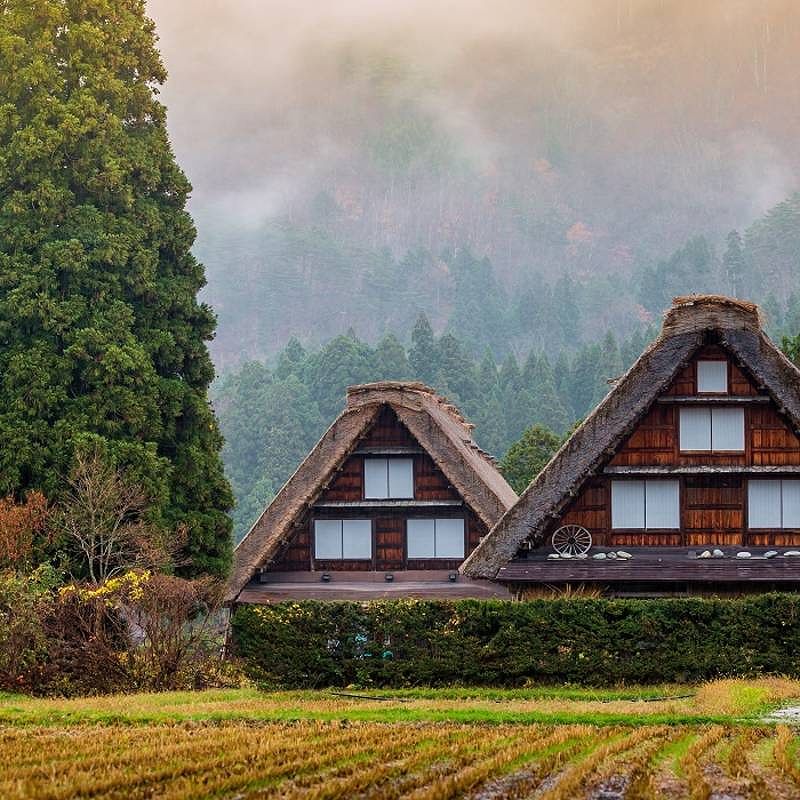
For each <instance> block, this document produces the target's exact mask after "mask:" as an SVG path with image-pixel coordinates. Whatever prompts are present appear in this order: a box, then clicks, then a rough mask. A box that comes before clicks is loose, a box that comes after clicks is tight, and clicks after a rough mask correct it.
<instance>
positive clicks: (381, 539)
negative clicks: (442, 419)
mask: <svg viewBox="0 0 800 800" xmlns="http://www.w3.org/2000/svg"><path fill="white" fill-rule="evenodd" d="M381 448H393V449H396V451H397V454H402V452H403V450H407V451H408V454H407V457H408V458H411V459H413V462H414V501H424V502H426V503H431V504H432V505H427V506H425V507H424V508H423V507H416V508H415V507H414V506H413V505H409V507H407V508H388V507H380V504H378V507H375V501H370V505H369V506H362V507H359V506H358V505H354V506H348V507H344V508H343V507H338V508H335V507H334V508H332V507H324V504H326V503H336V502H348V503H353V504H358V503H359V502H364V500H365V498H364V459H365V456H364V455H359V454H355V455H351V456H349V457H348V458H347V459H345V461H344V462H343V463H342V465H341V467H340V468H339V470H338V471H337V472H336V474H335V475H334V476H333V478H332V479H331V481H330V483H329V485H328V487H327V488H325V489H324V490H323V491H322V492H321V494H320V496H319V497H318V498H317V500H316V501H315V503H314V506H313V507H312V508H310V509H309V510H308V512H307V513H306V515H305V517H304V519H303V521H302V523H301V524H300V525H299V526H298V527H297V528H296V530H295V532H294V534H293V535H292V537H291V539H290V541H289V542H288V544H287V545H285V546H284V547H283V549H282V551H281V552H280V553H279V555H278V557H277V558H276V559H275V560H274V561H273V563H272V564H271V565H269V567H268V568H267V571H268V572H270V573H271V572H307V571H317V572H372V571H379V572H393V571H401V570H440V571H441V570H450V571H454V570H457V569H458V567H459V566H460V564H461V561H462V559H430V560H427V559H408V558H407V554H406V521H407V520H408V519H409V518H411V517H426V518H431V517H434V518H442V517H463V518H464V520H465V525H464V529H465V544H464V546H465V551H464V552H465V557H466V556H467V555H469V553H470V552H472V550H473V549H474V548H475V547H476V546H477V545H478V543H479V542H480V540H481V537H483V536H485V535H486V534H487V533H488V529H487V528H486V526H485V525H484V524H483V523H482V522H481V521H480V520H479V519H478V517H477V516H476V515H475V514H474V513H473V512H472V511H471V510H470V509H469V508H468V507H467V506H466V505H464V504H463V502H462V498H461V497H460V495H459V494H458V492H457V491H456V490H455V489H454V488H453V486H452V485H451V484H450V482H449V481H448V480H447V478H446V476H445V475H444V473H443V472H442V471H441V469H439V467H438V466H437V465H436V463H435V462H434V460H433V459H432V458H431V457H430V455H428V454H427V453H426V452H424V451H422V452H421V448H420V445H419V443H418V442H417V440H416V439H415V438H414V437H413V436H412V435H411V434H410V433H409V431H408V429H407V428H406V427H405V426H404V425H402V424H401V423H400V421H399V420H398V418H397V416H396V414H395V413H394V412H393V411H392V410H391V409H390V408H389V407H387V408H385V409H384V410H383V411H382V412H381V413H380V415H379V416H378V419H377V421H376V423H375V424H374V426H373V427H372V428H371V429H370V430H369V431H368V432H367V434H366V435H365V436H364V437H363V438H362V439H361V440H360V441H359V443H358V447H357V449H358V450H366V451H368V450H376V451H380V449H381ZM393 452H395V450H393ZM437 501H441V502H442V503H443V505H441V506H437V505H436V502H437ZM445 503H449V504H450V505H445ZM454 503H462V504H461V505H453V504H454ZM315 519H369V520H371V521H372V558H371V559H364V560H324V561H323V560H316V559H315V558H314V557H313V552H314V544H313V543H314V536H313V523H314V520H315Z"/></svg>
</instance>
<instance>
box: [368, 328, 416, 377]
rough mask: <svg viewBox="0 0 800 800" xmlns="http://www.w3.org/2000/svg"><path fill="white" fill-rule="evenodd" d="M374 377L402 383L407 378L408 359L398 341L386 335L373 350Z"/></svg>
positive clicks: (392, 335) (391, 334)
mask: <svg viewBox="0 0 800 800" xmlns="http://www.w3.org/2000/svg"><path fill="white" fill-rule="evenodd" d="M375 369H376V372H377V375H376V377H377V378H379V379H380V380H395V381H402V380H405V379H406V378H408V377H409V367H408V358H406V351H405V348H404V347H403V345H402V344H400V341H399V340H398V338H397V337H396V336H395V335H394V334H393V333H387V334H386V336H384V337H383V339H381V340H380V342H378V346H377V347H376V348H375Z"/></svg>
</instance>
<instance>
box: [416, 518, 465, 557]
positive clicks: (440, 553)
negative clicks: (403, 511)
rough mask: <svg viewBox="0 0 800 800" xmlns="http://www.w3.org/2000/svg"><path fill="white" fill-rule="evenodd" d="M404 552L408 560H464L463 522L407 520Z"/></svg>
mask: <svg viewBox="0 0 800 800" xmlns="http://www.w3.org/2000/svg"><path fill="white" fill-rule="evenodd" d="M406 551H407V556H408V558H464V520H463V519H410V520H408V521H407V522H406Z"/></svg>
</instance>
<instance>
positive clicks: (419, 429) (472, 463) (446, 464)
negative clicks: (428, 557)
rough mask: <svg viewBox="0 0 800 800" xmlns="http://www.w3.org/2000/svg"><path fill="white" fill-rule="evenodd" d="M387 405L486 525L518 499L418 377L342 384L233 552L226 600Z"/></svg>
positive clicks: (284, 537)
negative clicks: (317, 432) (337, 404)
mask: <svg viewBox="0 0 800 800" xmlns="http://www.w3.org/2000/svg"><path fill="white" fill-rule="evenodd" d="M385 406H389V407H390V408H391V409H392V410H393V411H394V412H395V414H396V415H397V417H398V419H399V420H400V422H401V423H402V424H403V425H405V426H406V428H407V429H408V430H409V432H410V433H411V435H412V436H414V438H415V439H416V440H417V441H418V442H419V444H420V446H421V447H422V448H423V449H424V450H425V451H426V452H427V453H428V454H429V455H430V456H431V458H432V459H433V461H434V463H435V464H436V466H437V467H439V469H441V470H442V472H443V473H444V475H445V477H446V478H447V479H448V481H449V482H450V483H451V484H452V485H453V487H454V488H455V489H456V491H457V492H458V493H459V495H460V496H461V497H462V498H463V499H464V502H465V503H466V504H467V505H468V506H469V507H470V508H471V509H472V510H473V511H474V512H475V513H476V515H477V516H478V517H479V518H480V519H481V520H482V521H483V522H484V524H486V526H487V527H489V528H491V527H492V525H494V524H495V522H497V520H498V519H499V518H500V516H501V515H502V514H503V513H504V512H505V511H506V510H507V509H508V508H510V507H511V505H513V503H514V502H515V501H516V500H517V495H516V493H515V492H514V490H513V489H512V488H511V487H510V486H509V485H508V483H506V481H505V479H504V478H503V476H502V475H501V474H500V473H499V471H498V470H497V467H496V466H495V465H494V463H493V462H492V460H491V459H490V458H489V457H488V456H487V455H486V454H485V453H484V452H483V451H482V450H480V448H479V447H478V446H477V445H476V444H475V443H474V441H473V440H472V436H471V433H470V431H471V426H470V425H469V424H467V423H466V422H465V421H464V420H463V418H462V417H461V416H460V414H459V413H458V411H457V409H455V408H454V407H453V406H450V405H449V404H447V403H446V401H444V400H443V399H442V398H441V397H439V396H438V395H436V394H435V393H434V392H433V390H431V389H429V388H428V387H427V386H424V385H423V384H420V383H401V382H389V381H386V382H382V383H376V384H365V385H363V386H355V387H351V388H350V389H348V396H347V407H346V408H345V410H344V411H343V412H342V413H341V414H340V415H339V417H338V418H337V419H336V421H335V422H334V423H333V424H332V425H331V427H330V428H328V430H327V431H326V432H325V434H324V435H323V436H322V438H321V439H320V440H319V442H317V444H316V445H315V446H314V448H313V449H312V450H311V452H310V453H309V454H308V456H306V458H305V459H304V460H303V462H302V464H300V466H299V467H298V468H297V470H296V471H295V473H294V474H293V475H292V476H291V478H289V480H288V481H287V482H286V483H285V484H284V486H283V487H282V488H281V490H280V491H279V492H278V494H277V495H276V496H275V498H274V500H273V501H272V502H271V503H270V504H269V506H267V508H266V509H265V510H264V512H263V513H262V514H261V516H260V517H259V519H258V521H257V522H256V523H255V524H254V525H253V527H252V528H251V529H250V531H249V533H248V534H247V535H246V536H245V537H244V539H242V541H241V542H240V543H239V545H238V546H237V548H236V551H235V557H234V567H233V572H232V575H231V578H230V580H229V582H228V592H227V599H228V600H229V601H230V600H234V599H235V598H236V596H237V595H238V594H239V592H240V591H241V590H242V589H243V588H244V586H245V585H246V584H247V583H248V582H249V581H250V579H251V578H252V576H253V574H254V573H255V571H256V570H257V569H258V568H259V567H260V566H261V565H263V564H264V563H266V562H268V561H269V560H270V559H271V558H272V557H273V556H274V555H275V553H277V552H278V550H279V548H280V547H281V545H282V544H284V543H285V542H287V541H288V539H289V537H291V535H292V533H293V530H294V525H295V523H296V521H297V520H298V518H299V517H300V516H301V515H302V514H303V513H304V512H305V511H306V509H307V508H308V507H309V506H310V505H312V504H313V503H314V502H316V501H317V499H318V497H319V496H320V495H321V494H322V492H323V491H324V490H325V488H326V486H327V485H328V483H329V482H330V479H331V477H332V476H333V475H334V473H335V472H336V470H337V469H339V468H340V466H341V465H342V464H343V463H344V461H345V459H347V458H348V457H349V456H350V454H351V453H352V452H353V450H355V449H356V447H357V445H358V443H359V442H360V441H361V440H362V438H363V437H364V436H365V435H366V434H367V433H368V431H369V429H370V428H371V427H372V425H373V424H374V423H375V421H376V420H377V419H378V416H379V414H380V411H381V409H382V408H384V407H385Z"/></svg>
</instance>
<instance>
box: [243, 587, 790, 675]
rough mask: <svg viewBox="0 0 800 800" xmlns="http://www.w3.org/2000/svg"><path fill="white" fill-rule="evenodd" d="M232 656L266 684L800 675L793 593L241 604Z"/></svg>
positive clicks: (250, 673)
mask: <svg viewBox="0 0 800 800" xmlns="http://www.w3.org/2000/svg"><path fill="white" fill-rule="evenodd" d="M232 631H233V641H234V647H235V652H236V653H237V654H238V655H239V656H241V658H242V659H243V660H244V662H245V663H246V665H247V671H248V674H249V675H250V676H251V677H253V678H254V679H256V680H259V681H261V682H263V683H265V684H269V685H270V686H279V687H287V688H295V687H297V688H300V687H317V686H346V685H348V684H359V685H364V686H369V685H374V686H398V687H401V686H416V685H420V686H423V685H428V686H442V685H448V684H472V685H485V686H521V685H524V684H526V683H528V682H536V683H563V682H569V683H573V682H574V683H581V684H587V685H604V684H616V683H654V682H686V681H702V680H709V679H713V678H718V677H725V676H741V677H747V676H754V675H762V674H786V675H792V676H800V596H795V595H787V594H769V595H760V596H754V597H747V598H742V599H736V600H721V599H705V598H680V599H658V600H609V599H579V598H570V599H541V600H531V601H526V602H519V603H509V602H503V601H485V600H463V601H458V602H445V601H439V602H431V601H415V600H404V601H380V602H375V603H369V604H357V603H329V602H315V601H304V602H297V603H284V604H276V605H267V606H241V607H239V608H238V609H237V610H236V612H235V614H234V616H233V619H232Z"/></svg>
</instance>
